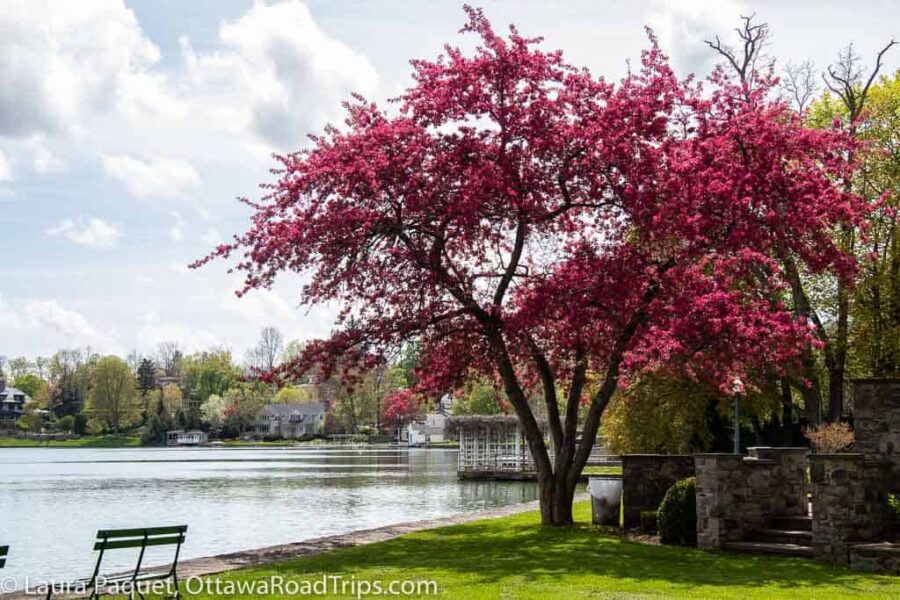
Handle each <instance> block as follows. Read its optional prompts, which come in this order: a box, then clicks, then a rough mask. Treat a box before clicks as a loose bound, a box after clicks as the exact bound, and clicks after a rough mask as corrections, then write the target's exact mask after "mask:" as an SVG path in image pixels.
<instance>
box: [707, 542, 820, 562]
mask: <svg viewBox="0 0 900 600" xmlns="http://www.w3.org/2000/svg"><path fill="white" fill-rule="evenodd" d="M722 547H723V549H725V550H731V551H732V552H744V553H746V554H777V555H779V556H801V557H804V558H812V556H813V549H812V547H810V546H801V545H800V544H775V543H772V542H728V543H726V544H725V545H724V546H722Z"/></svg>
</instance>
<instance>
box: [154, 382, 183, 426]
mask: <svg viewBox="0 0 900 600" xmlns="http://www.w3.org/2000/svg"><path fill="white" fill-rule="evenodd" d="M159 399H160V401H161V402H162V404H163V406H164V407H165V410H166V414H168V415H169V416H170V417H172V418H174V417H175V414H176V413H177V412H178V411H179V410H181V408H182V404H183V400H184V394H182V393H181V388H180V387H178V386H177V385H175V384H174V383H170V384H168V385H164V386H163V387H162V388H160V390H159Z"/></svg>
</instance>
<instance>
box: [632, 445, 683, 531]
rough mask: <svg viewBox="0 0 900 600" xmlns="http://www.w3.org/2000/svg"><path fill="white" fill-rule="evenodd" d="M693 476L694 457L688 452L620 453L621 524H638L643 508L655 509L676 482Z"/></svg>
mask: <svg viewBox="0 0 900 600" xmlns="http://www.w3.org/2000/svg"><path fill="white" fill-rule="evenodd" d="M693 475H694V459H693V457H692V456H690V455H681V454H623V455H622V505H623V507H622V517H623V526H624V527H625V528H626V529H627V528H630V527H637V526H638V525H640V523H641V512H642V511H646V510H656V509H658V508H659V505H660V503H661V502H662V501H663V498H664V497H665V495H666V492H667V491H668V490H669V488H670V487H672V485H673V484H674V483H675V482H676V481H678V480H679V479H684V478H685V477H691V476H693Z"/></svg>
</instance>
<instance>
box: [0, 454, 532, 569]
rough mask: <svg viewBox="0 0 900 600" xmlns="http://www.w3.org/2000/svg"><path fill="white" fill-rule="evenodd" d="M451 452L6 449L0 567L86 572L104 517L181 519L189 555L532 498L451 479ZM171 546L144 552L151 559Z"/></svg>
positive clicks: (527, 490)
mask: <svg viewBox="0 0 900 600" xmlns="http://www.w3.org/2000/svg"><path fill="white" fill-rule="evenodd" d="M456 460H457V453H456V451H455V450H416V449H411V450H407V449H364V450H352V449H335V448H327V449H326V448H284V449H280V448H279V449H272V448H239V449H225V448H137V449H80V448H79V449H75V448H72V449H69V448H65V449H62V448H3V449H0V545H3V544H9V545H10V553H9V559H8V561H7V563H6V568H5V569H3V570H2V571H0V575H2V576H3V577H15V578H18V579H19V580H21V581H24V578H25V577H29V578H30V581H31V585H32V586H33V585H35V583H34V582H35V579H47V578H52V579H54V580H57V581H59V580H70V579H72V578H76V577H81V576H86V575H89V574H90V571H91V569H92V568H93V565H94V561H95V560H96V554H95V553H94V552H93V551H92V547H93V543H94V537H95V535H96V532H97V530H98V529H102V528H120V527H141V526H144V527H146V526H159V525H180V524H187V525H188V534H187V542H186V543H185V545H184V546H183V548H182V557H184V558H193V557H199V556H210V555H214V554H221V553H224V552H230V551H236V550H247V549H251V548H260V547H264V546H270V545H274V544H281V543H287V542H295V541H300V540H304V539H309V538H314V537H319V536H323V535H331V534H336V533H345V532H348V531H353V530H357V529H366V528H371V527H378V526H381V525H388V524H391V523H400V522H403V521H412V520H418V519H428V518H434V517H441V516H446V515H451V514H458V513H463V512H467V511H474V510H478V509H482V508H488V507H494V506H503V505H508V504H515V503H519V502H526V501H529V500H534V499H535V498H536V492H535V487H534V486H533V484H527V483H520V482H495V481H470V482H459V481H457V480H456ZM130 552H131V551H130V550H129V551H125V550H120V551H118V552H115V553H112V554H110V555H109V558H111V559H112V558H114V557H115V555H116V554H119V555H121V556H119V557H116V558H118V559H117V560H110V562H109V569H110V571H112V570H115V569H116V568H119V569H122V568H127V567H128V566H133V564H134V561H135V555H131V554H130ZM170 552H171V551H166V550H165V549H163V548H155V549H153V551H152V553H150V552H149V551H148V560H149V564H162V563H165V562H168V561H169V560H170V557H171V554H170ZM104 564H106V558H104ZM104 570H106V569H104Z"/></svg>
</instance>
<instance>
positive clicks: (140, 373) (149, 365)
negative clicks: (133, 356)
mask: <svg viewBox="0 0 900 600" xmlns="http://www.w3.org/2000/svg"><path fill="white" fill-rule="evenodd" d="M137 387H138V390H139V391H140V393H141V396H143V397H146V396H147V394H148V393H149V392H150V390H152V389H153V388H155V387H156V363H154V362H153V359H150V358H143V359H141V362H140V364H139V365H138V368H137Z"/></svg>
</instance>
